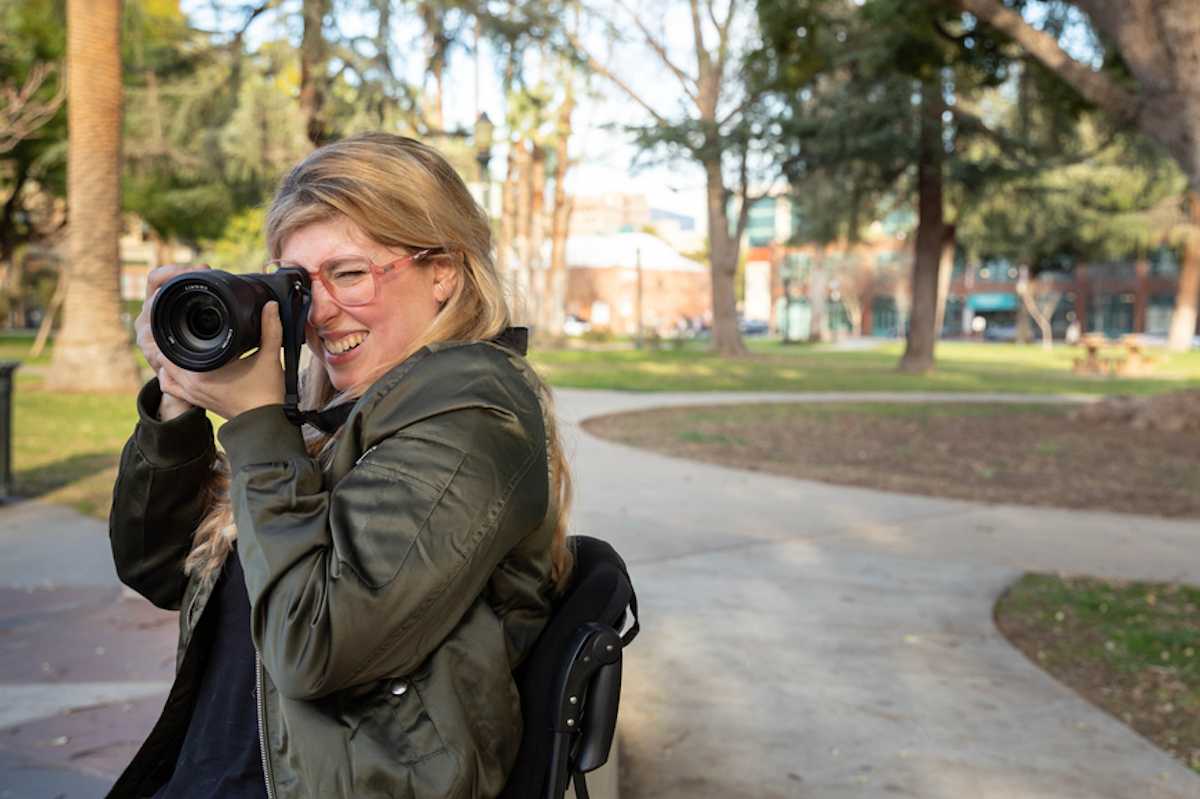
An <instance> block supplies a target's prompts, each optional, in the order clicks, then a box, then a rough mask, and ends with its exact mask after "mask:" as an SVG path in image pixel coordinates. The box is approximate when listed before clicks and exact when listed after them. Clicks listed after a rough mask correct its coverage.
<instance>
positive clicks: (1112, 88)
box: [957, 0, 1141, 123]
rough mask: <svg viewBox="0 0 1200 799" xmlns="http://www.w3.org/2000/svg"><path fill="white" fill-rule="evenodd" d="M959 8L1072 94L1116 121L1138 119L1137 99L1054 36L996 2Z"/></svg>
mask: <svg viewBox="0 0 1200 799" xmlns="http://www.w3.org/2000/svg"><path fill="white" fill-rule="evenodd" d="M957 2H958V5H959V6H960V7H961V8H963V9H964V10H965V11H969V12H970V13H972V14H974V15H975V16H976V17H978V18H979V19H981V20H983V21H984V22H986V23H988V24H989V25H991V26H992V27H994V28H996V29H997V30H999V31H1002V32H1004V33H1006V34H1008V35H1009V36H1011V37H1012V38H1013V39H1014V40H1015V41H1016V42H1017V43H1018V44H1020V45H1021V46H1022V47H1024V48H1025V49H1026V50H1027V51H1028V52H1029V53H1030V55H1032V56H1033V57H1034V58H1036V59H1037V60H1038V61H1041V62H1042V63H1043V64H1044V65H1045V66H1046V67H1047V68H1048V69H1050V70H1051V71H1053V72H1055V73H1056V74H1058V75H1059V76H1060V77H1062V79H1063V80H1065V81H1066V82H1067V83H1069V84H1071V86H1073V87H1075V90H1076V91H1078V92H1079V93H1080V94H1082V95H1083V96H1084V97H1086V98H1087V99H1088V100H1090V101H1091V102H1093V103H1095V104H1096V105H1098V106H1099V107H1100V108H1103V109H1104V111H1105V112H1106V113H1108V114H1111V115H1112V116H1113V117H1114V118H1115V119H1118V120H1122V121H1124V122H1126V123H1136V122H1137V121H1138V117H1139V116H1140V115H1141V113H1140V112H1141V103H1140V102H1139V100H1138V97H1137V95H1135V94H1132V93H1130V92H1128V91H1126V90H1125V89H1123V88H1122V87H1121V86H1119V85H1117V84H1116V83H1115V82H1114V81H1113V80H1112V79H1110V78H1109V77H1108V76H1107V75H1104V74H1102V73H1099V72H1096V71H1095V70H1093V69H1091V68H1090V67H1088V66H1087V65H1086V64H1081V63H1080V62H1078V61H1076V60H1075V59H1073V58H1071V56H1069V55H1067V54H1066V52H1064V51H1063V49H1062V48H1061V47H1059V46H1058V42H1056V41H1055V40H1054V37H1053V36H1050V35H1049V34H1046V33H1043V32H1042V31H1039V30H1038V29H1037V28H1035V27H1033V26H1032V25H1030V24H1029V23H1028V22H1026V21H1025V20H1024V19H1023V18H1022V17H1021V15H1020V14H1018V13H1016V12H1015V11H1011V10H1009V9H1008V8H1006V7H1004V5H1002V4H1001V3H1000V2H999V0H957Z"/></svg>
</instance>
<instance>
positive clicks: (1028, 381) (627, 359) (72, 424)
mask: <svg viewBox="0 0 1200 799" xmlns="http://www.w3.org/2000/svg"><path fill="white" fill-rule="evenodd" d="M32 343H33V335H32V334H31V333H22V334H15V335H14V334H3V335H0V360H17V361H21V362H22V363H23V367H24V368H22V369H20V370H18V372H17V380H16V390H15V397H14V413H15V418H14V423H15V428H14V429H15V432H14V440H13V450H14V451H13V459H14V470H15V480H16V487H17V491H18V492H19V493H20V494H21V495H23V496H43V497H47V498H49V499H52V500H55V501H60V502H66V503H69V504H71V505H74V506H75V507H78V508H80V509H81V510H84V511H85V512H88V513H92V514H95V515H100V516H103V515H105V514H106V513H107V507H108V501H109V496H108V495H109V491H110V490H111V485H112V476H113V474H114V473H115V472H114V470H115V466H116V462H117V457H118V455H119V449H120V446H121V443H122V442H123V441H124V440H125V438H126V437H127V436H128V435H129V432H130V431H131V430H132V427H133V423H134V407H133V397H132V396H120V397H113V396H102V395H95V396H93V395H83V394H59V393H52V392H48V391H45V390H43V389H42V387H41V385H42V374H43V373H44V370H45V368H46V367H47V366H48V365H49V363H50V350H49V349H47V351H46V352H44V353H43V354H42V355H41V356H39V357H38V358H36V359H32V358H29V355H28V353H29V348H30V346H31V345H32ZM750 348H751V351H752V355H751V356H750V357H749V358H744V359H739V360H723V359H720V358H717V357H716V356H714V355H712V354H710V353H708V352H707V351H706V350H705V348H704V344H703V343H701V342H688V343H687V344H686V345H685V346H684V347H683V348H681V349H679V350H659V351H637V350H607V351H577V350H544V351H536V350H535V352H534V353H533V355H532V360H533V361H534V363H535V364H537V366H538V367H539V368H540V369H542V370H543V372H544V374H545V375H546V377H547V378H548V380H549V381H550V382H551V384H553V385H556V386H571V387H586V388H607V389H625V390H633V391H668V390H670V391H721V390H731V391H733V390H736V391H965V392H983V391H1006V392H1008V391H1011V392H1020V393H1030V394H1046V393H1059V392H1064V393H1084V394H1115V393H1130V394H1147V393H1155V392H1161V391H1168V390H1171V389H1176V388H1185V387H1188V386H1189V385H1190V386H1195V385H1197V384H1200V352H1195V353H1187V354H1184V355H1167V354H1166V353H1156V355H1157V357H1159V358H1160V359H1161V365H1160V366H1159V370H1158V373H1157V375H1156V376H1155V377H1153V378H1149V379H1139V380H1113V379H1093V378H1084V377H1077V376H1074V375H1072V374H1071V372H1070V366H1071V360H1072V358H1074V357H1076V355H1077V352H1076V351H1075V350H1072V349H1070V348H1067V347H1058V348H1056V349H1055V350H1053V351H1052V352H1049V353H1046V352H1044V351H1043V350H1042V349H1041V348H1040V347H1036V346H1017V345H1005V344H966V343H945V344H942V345H940V346H939V349H938V355H939V359H938V369H937V371H936V372H935V373H934V374H932V375H929V376H924V377H921V376H913V375H904V374H900V373H899V372H897V371H896V362H897V360H898V358H899V356H900V352H901V348H902V344H901V343H899V342H888V343H883V344H881V345H880V346H878V347H877V348H874V349H869V350H866V351H839V350H834V349H831V348H828V347H812V346H792V345H787V346H785V345H782V344H779V343H775V342H766V341H752V342H750ZM1113 354H1114V355H1115V354H1116V351H1115V349H1114V352H1113Z"/></svg>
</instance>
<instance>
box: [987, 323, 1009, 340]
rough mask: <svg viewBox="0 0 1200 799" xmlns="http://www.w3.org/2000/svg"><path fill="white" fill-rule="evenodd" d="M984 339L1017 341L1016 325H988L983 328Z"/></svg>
mask: <svg viewBox="0 0 1200 799" xmlns="http://www.w3.org/2000/svg"><path fill="white" fill-rule="evenodd" d="M983 340H984V341H1016V340H1017V326H1016V325H988V326H987V327H986V328H984V330H983Z"/></svg>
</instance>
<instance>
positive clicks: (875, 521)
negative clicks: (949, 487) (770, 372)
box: [559, 391, 1200, 799]
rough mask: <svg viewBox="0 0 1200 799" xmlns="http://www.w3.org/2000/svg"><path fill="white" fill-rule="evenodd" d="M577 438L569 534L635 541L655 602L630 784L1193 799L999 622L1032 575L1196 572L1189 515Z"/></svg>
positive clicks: (1191, 780)
mask: <svg viewBox="0 0 1200 799" xmlns="http://www.w3.org/2000/svg"><path fill="white" fill-rule="evenodd" d="M792 398H793V399H797V400H801V401H809V400H814V399H825V398H828V396H827V395H821V396H817V397H814V396H812V395H796V396H794V397H792ZM846 398H847V399H850V398H851V397H846ZM853 398H855V399H858V398H861V395H859V396H854V397H853ZM946 398H947V397H945V396H933V395H927V396H923V397H916V396H914V395H903V396H902V397H890V398H889V399H894V400H896V401H914V400H930V401H932V400H936V399H946ZM749 399H753V400H768V401H773V400H778V399H780V395H768V396H763V395H759V396H746V395H709V396H697V395H695V394H682V395H675V394H653V395H651V394H643V395H629V394H619V393H616V392H591V391H589V392H583V391H561V392H559V408H560V414H561V415H562V416H563V418H564V419H566V420H569V421H570V422H572V423H576V422H578V421H580V420H581V419H583V418H586V417H588V416H591V415H595V414H600V413H607V412H614V411H619V410H625V409H631V408H646V407H656V406H674V405H682V404H697V403H715V402H730V401H742V400H749ZM971 399H972V400H981V399H984V398H981V397H978V396H977V395H976V396H973V397H972V398H971ZM993 399H999V397H994V398H993ZM1028 399H1029V398H1023V399H1022V401H1028ZM566 438H567V441H568V447H572V448H573V449H574V452H573V462H574V464H575V476H576V486H577V501H576V512H577V515H576V524H575V528H576V530H577V531H578V532H585V533H589V534H593V535H598V536H603V537H606V538H608V539H610V540H612V541H613V542H614V544H615V545H616V546H617V548H618V550H619V551H621V552H622V553H624V554H625V556H626V557H627V558H628V560H629V561H630V566H631V569H632V572H633V576H634V580H635V583H636V586H637V589H638V594H639V598H640V600H641V604H642V606H643V615H644V619H643V633H642V636H643V637H642V638H641V639H640V640H639V641H638V642H637V643H635V645H634V647H632V648H631V649H630V651H629V653H628V655H627V657H628V660H627V668H626V678H625V684H624V686H623V698H622V718H621V729H622V735H623V750H624V754H625V760H624V764H623V769H624V773H623V775H622V777H623V783H624V785H625V790H624V792H623V794H622V795H623V797H625V798H626V799H630V797H638V798H639V799H641V798H642V797H646V798H649V797H653V799H684V798H685V797H687V799H694V798H695V797H760V798H773V797H814V798H816V797H820V798H821V799H832V798H833V797H904V796H910V797H945V798H946V799H951V798H953V799H960V797H963V796H970V797H972V799H1014V798H1015V797H1022V799H1034V798H1037V797H1056V798H1058V799H1063V798H1065V797H1079V798H1080V799H1083V797H1088V798H1089V799H1093V798H1094V797H1112V798H1113V799H1127V798H1128V797H1135V796H1136V797H1163V798H1164V799H1165V798H1166V797H1173V798H1177V799H1183V797H1196V796H1200V777H1198V776H1196V775H1195V774H1194V773H1192V772H1191V771H1189V770H1188V769H1186V768H1185V767H1183V766H1182V765H1180V764H1179V763H1177V762H1176V761H1174V760H1173V759H1171V758H1170V757H1169V756H1167V755H1166V754H1164V753H1163V752H1161V751H1160V750H1158V749H1157V748H1155V747H1154V746H1152V745H1151V744H1150V743H1148V742H1147V741H1146V740H1144V739H1142V738H1141V737H1140V736H1138V735H1137V734H1135V733H1133V732H1131V731H1130V730H1129V729H1128V728H1126V727H1125V726H1124V725H1123V724H1121V723H1119V722H1117V721H1116V720H1115V719H1113V718H1111V717H1110V716H1108V715H1107V714H1105V713H1103V712H1101V711H1099V710H1097V709H1095V708H1094V707H1092V706H1091V705H1089V704H1088V703H1087V702H1085V701H1084V700H1082V699H1080V698H1079V697H1078V696H1076V695H1075V694H1074V693H1073V692H1072V691H1071V690H1070V689H1068V688H1066V687H1064V686H1062V685H1060V684H1059V683H1057V682H1055V681H1054V680H1053V679H1052V678H1050V677H1049V676H1047V675H1046V674H1045V673H1043V672H1042V671H1041V670H1039V669H1038V668H1036V667H1035V666H1033V665H1032V664H1031V663H1029V662H1028V661H1027V660H1026V659H1025V657H1024V656H1023V655H1022V654H1021V653H1019V652H1017V651H1016V650H1015V649H1013V648H1012V647H1011V646H1009V644H1008V643H1007V642H1006V641H1005V640H1004V639H1003V638H1002V637H1001V636H1000V635H999V633H997V632H996V630H995V627H994V625H993V623H992V606H993V603H994V601H995V599H996V598H997V596H998V595H999V594H1000V593H1001V591H1003V589H1004V588H1005V587H1006V586H1007V585H1009V584H1010V583H1011V582H1012V581H1013V580H1014V579H1016V578H1017V577H1018V576H1019V574H1020V573H1021V572H1022V571H1024V570H1062V571H1068V572H1075V573H1086V574H1094V575H1101V576H1108V577H1130V578H1152V579H1168V580H1186V581H1189V582H1193V583H1200V557H1198V556H1197V554H1196V552H1197V547H1196V543H1197V536H1198V534H1200V531H1198V530H1197V529H1196V525H1195V523H1193V522H1175V521H1167V520H1161V519H1152V518H1145V517H1138V516H1129V515H1121V514H1111V513H1080V512H1071V511H1059V510H1052V509H1042V508H1038V509H1034V508H1026V507H1015V506H1004V505H983V504H977V503H970V502H961V501H955V500H943V499H933V498H925V497H913V496H904V495H898V494H889V493H884V492H879V491H870V490H864V489H857V488H847V487H841V486H831V485H825V484H821V483H813V482H804V481H798V480H792V479H788V478H782V477H773V476H767V475H762V474H755V473H750V472H745V471H738V470H733V469H725V468H721V467H717V466H711V465H706V464H701V463H696V462H691V461H681V460H677V459H673V458H667V457H663V456H659V455H655V454H651V453H647V452H644V451H639V450H635V449H631V448H629V447H625V446H621V445H617V444H612V443H608V442H604V441H600V440H597V439H595V438H593V437H592V436H589V435H587V434H586V433H584V432H582V431H581V430H580V429H579V428H578V427H576V426H574V425H570V426H568V428H567V430H566Z"/></svg>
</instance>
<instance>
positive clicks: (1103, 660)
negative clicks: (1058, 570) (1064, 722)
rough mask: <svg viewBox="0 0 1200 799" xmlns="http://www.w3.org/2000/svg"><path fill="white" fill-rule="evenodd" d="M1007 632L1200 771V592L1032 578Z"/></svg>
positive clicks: (1008, 596) (1013, 596) (1010, 607)
mask: <svg viewBox="0 0 1200 799" xmlns="http://www.w3.org/2000/svg"><path fill="white" fill-rule="evenodd" d="M996 625H997V626H998V627H999V628H1000V631H1001V632H1003V633H1004V635H1005V636H1006V637H1007V638H1008V639H1009V640H1010V641H1012V643H1013V644H1014V645H1016V647H1017V648H1018V649H1020V650H1021V651H1022V652H1024V653H1025V654H1026V655H1027V656H1028V657H1029V659H1030V660H1032V661H1033V662H1034V663H1037V664H1038V665H1039V666H1041V667H1042V668H1044V669H1045V670H1046V671H1048V672H1050V674H1052V675H1054V677H1055V678H1056V679H1058V680H1059V681H1061V682H1063V683H1065V684H1066V685H1069V686H1070V687H1071V688H1073V689H1074V690H1076V691H1077V692H1078V693H1079V694H1081V695H1082V696H1083V697H1084V698H1086V699H1087V700H1088V701H1090V702H1092V703H1093V704H1095V705H1097V706H1099V707H1101V708H1103V709H1105V710H1106V711H1108V712H1109V713H1111V714H1112V715H1114V716H1116V717H1117V718H1119V719H1121V720H1122V721H1124V722H1125V723H1126V724H1128V725H1129V726H1131V727H1133V729H1135V730H1137V731H1138V732H1139V733H1141V734H1142V735H1144V736H1146V737H1147V738H1149V739H1150V740H1152V741H1154V743H1156V744H1157V745H1158V746H1160V747H1162V748H1163V749H1165V750H1166V751H1168V752H1170V753H1171V754H1172V755H1174V756H1175V757H1177V758H1179V759H1180V760H1182V761H1183V762H1184V763H1186V764H1187V765H1188V766H1190V767H1191V768H1192V769H1194V770H1196V771H1197V772H1200V589H1198V588H1194V587H1189V586H1182V585H1177V584H1151V583H1133V582H1117V581H1106V580H1096V579H1091V578H1081V577H1059V576H1054V575H1036V574H1031V575H1026V576H1025V577H1023V578H1022V579H1021V580H1019V581H1018V582H1017V583H1016V585H1014V586H1013V587H1012V588H1010V589H1009V590H1008V592H1007V593H1005V595H1004V596H1003V597H1001V598H1000V601H999V602H998V603H997V604H996Z"/></svg>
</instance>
